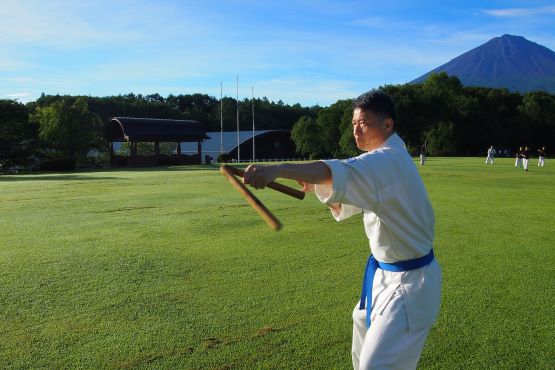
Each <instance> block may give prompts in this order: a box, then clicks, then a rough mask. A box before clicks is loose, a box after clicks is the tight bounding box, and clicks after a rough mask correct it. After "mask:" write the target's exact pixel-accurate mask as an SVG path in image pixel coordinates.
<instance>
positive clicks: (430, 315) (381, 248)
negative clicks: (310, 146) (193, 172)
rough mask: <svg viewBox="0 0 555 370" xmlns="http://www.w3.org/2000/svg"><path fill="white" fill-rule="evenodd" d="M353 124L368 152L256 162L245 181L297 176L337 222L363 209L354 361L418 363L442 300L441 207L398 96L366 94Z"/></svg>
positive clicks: (383, 365) (360, 364)
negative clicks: (420, 166) (365, 243)
mask: <svg viewBox="0 0 555 370" xmlns="http://www.w3.org/2000/svg"><path fill="white" fill-rule="evenodd" d="M352 123H353V134H354V137H355V141H356V144H357V147H358V148H359V149H360V150H362V151H364V153H363V154H361V155H359V156H357V157H354V158H350V159H347V160H337V159H333V160H325V161H319V162H312V163H306V164H279V165H273V166H260V165H251V166H249V167H248V168H247V170H246V171H245V176H244V181H245V183H247V184H250V185H251V186H253V187H255V188H263V187H265V186H266V185H267V184H268V183H269V182H271V181H274V180H275V179H276V178H278V177H281V178H286V179H292V180H297V181H298V182H299V183H300V184H301V185H303V191H305V192H306V191H315V192H316V195H317V197H318V199H319V200H320V201H321V202H323V203H325V204H327V205H328V206H329V208H330V210H331V214H332V216H333V217H334V218H335V219H336V220H337V221H341V220H344V219H347V218H349V217H351V216H353V215H355V214H359V213H362V214H363V221H364V228H365V231H366V235H367V236H368V239H369V242H370V243H369V244H370V250H371V253H372V256H371V257H370V258H369V259H368V262H367V265H366V269H365V273H364V278H363V284H362V286H363V287H362V292H361V299H360V300H359V302H358V303H357V305H356V307H355V309H354V311H353V314H352V316H353V340H352V362H353V367H354V368H355V369H378V368H379V369H415V368H416V366H417V364H418V360H419V358H420V354H421V352H422V349H423V347H424V343H425V341H426V338H427V336H428V333H429V330H430V327H431V326H432V325H433V323H434V322H435V320H436V317H437V315H438V312H439V306H440V298H441V270H440V267H439V264H438V263H437V262H436V260H435V258H434V254H433V249H432V246H433V241H434V224H435V219H434V211H433V209H432V206H431V204H430V201H429V199H428V195H427V192H426V189H425V187H424V184H423V182H422V179H421V178H420V175H419V174H418V171H417V169H416V166H415V165H414V162H413V161H412V159H411V157H410V155H409V153H408V152H407V150H406V148H405V144H404V142H403V140H401V138H400V137H399V136H398V135H397V134H396V132H395V129H396V127H395V104H394V103H393V100H392V99H391V98H390V97H389V96H388V95H387V94H386V93H384V92H383V91H380V90H372V91H369V92H367V93H366V94H363V95H361V96H360V97H358V98H357V99H356V100H355V103H354V111H353V120H352ZM338 139H339V138H338ZM348 237H349V236H348V235H345V239H346V240H345V243H349V241H348ZM339 247H341V246H338V248H339ZM361 265H362V261H361ZM354 267H356V266H353V268H354Z"/></svg>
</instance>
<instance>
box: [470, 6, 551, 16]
mask: <svg viewBox="0 0 555 370" xmlns="http://www.w3.org/2000/svg"><path fill="white" fill-rule="evenodd" d="M480 11H481V12H482V13H484V14H487V15H491V16H493V17H502V18H509V17H529V16H535V15H542V14H555V6H542V7H537V8H504V9H481V10H480Z"/></svg>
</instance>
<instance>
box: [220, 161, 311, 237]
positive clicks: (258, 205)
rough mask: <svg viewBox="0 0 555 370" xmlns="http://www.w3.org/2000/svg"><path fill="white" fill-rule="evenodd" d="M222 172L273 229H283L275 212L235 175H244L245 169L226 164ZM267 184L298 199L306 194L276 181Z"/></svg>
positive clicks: (221, 169) (221, 167)
mask: <svg viewBox="0 0 555 370" xmlns="http://www.w3.org/2000/svg"><path fill="white" fill-rule="evenodd" d="M220 172H221V173H222V175H224V176H225V177H226V178H227V179H228V180H229V182H230V183H231V185H233V187H234V188H235V189H237V191H238V192H239V194H241V195H242V196H243V197H244V198H245V199H246V200H247V201H248V202H249V204H250V205H251V206H252V207H253V208H254V209H255V210H256V212H258V214H259V215H260V217H262V219H263V220H264V221H266V223H267V224H268V226H270V228H271V229H272V230H274V231H278V230H280V229H281V226H282V225H281V222H279V220H278V219H277V217H276V216H274V214H273V213H272V212H270V210H269V209H268V208H266V206H265V205H264V204H263V203H262V202H261V201H260V200H259V199H258V198H257V197H256V196H255V195H254V194H253V193H252V192H251V191H250V190H249V189H247V187H246V186H245V184H243V182H242V181H240V180H238V179H237V178H236V177H235V175H237V176H241V177H243V175H244V174H245V172H244V171H242V170H241V169H239V168H236V167H232V166H228V165H225V164H224V165H222V166H220ZM266 186H267V187H269V188H270V189H274V190H277V191H279V192H281V193H284V194H287V195H289V196H292V197H294V198H297V199H301V200H302V199H304V196H305V194H304V193H303V192H302V191H300V190H297V189H293V188H290V187H289V186H285V185H282V184H279V183H276V182H271V183H269V184H268V185H266Z"/></svg>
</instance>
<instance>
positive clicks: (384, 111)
mask: <svg viewBox="0 0 555 370" xmlns="http://www.w3.org/2000/svg"><path fill="white" fill-rule="evenodd" d="M356 108H360V109H362V110H365V111H366V110H369V111H371V112H372V113H374V114H375V115H377V116H381V117H383V118H391V119H392V120H393V121H395V118H396V112H395V102H394V101H393V99H392V98H391V96H389V95H388V94H387V93H386V92H385V91H383V90H376V89H374V90H370V91H368V92H366V93H364V94H362V95H361V96H359V97H358V98H356V99H355V101H354V103H353V109H356Z"/></svg>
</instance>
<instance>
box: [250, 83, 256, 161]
mask: <svg viewBox="0 0 555 370" xmlns="http://www.w3.org/2000/svg"><path fill="white" fill-rule="evenodd" d="M251 87H252V101H251V103H252V162H254V160H255V158H256V154H255V151H254V86H251Z"/></svg>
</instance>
